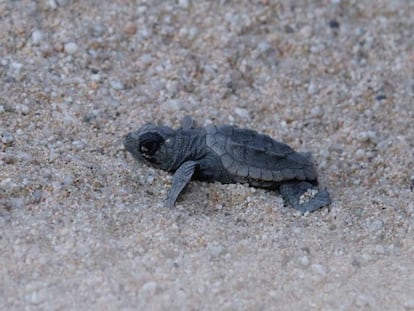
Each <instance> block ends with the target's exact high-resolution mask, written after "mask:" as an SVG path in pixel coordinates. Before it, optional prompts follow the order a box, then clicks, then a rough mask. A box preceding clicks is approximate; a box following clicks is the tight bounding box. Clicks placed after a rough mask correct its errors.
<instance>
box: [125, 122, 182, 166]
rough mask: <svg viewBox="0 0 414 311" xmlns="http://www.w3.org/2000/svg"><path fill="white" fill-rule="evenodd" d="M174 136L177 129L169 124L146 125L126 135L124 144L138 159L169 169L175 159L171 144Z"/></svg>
mask: <svg viewBox="0 0 414 311" xmlns="http://www.w3.org/2000/svg"><path fill="white" fill-rule="evenodd" d="M173 136H175V131H174V130H173V129H171V128H169V127H167V126H155V125H151V124H150V125H145V126H143V127H141V128H140V129H138V130H137V131H135V132H131V133H129V134H128V135H126V136H125V138H124V146H125V149H126V150H127V151H128V152H130V153H131V154H132V155H133V157H134V158H136V159H137V160H139V161H143V162H145V163H147V164H149V165H151V166H154V167H157V168H160V169H164V170H168V169H169V168H170V167H171V165H172V163H170V162H172V161H173V159H174V157H173V156H172V155H171V150H172V149H171V145H170V141H171V140H170V138H172V137H173Z"/></svg>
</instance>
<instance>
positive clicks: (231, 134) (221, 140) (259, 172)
mask: <svg viewBox="0 0 414 311" xmlns="http://www.w3.org/2000/svg"><path fill="white" fill-rule="evenodd" d="M206 133H207V135H206V144H207V146H208V147H209V148H211V149H212V150H213V151H214V152H215V153H216V154H217V155H219V156H220V159H221V161H222V164H223V166H224V168H225V169H226V170H227V171H228V173H229V174H231V175H233V176H237V177H245V178H251V179H260V180H263V181H274V182H281V181H284V180H291V179H297V180H309V181H312V180H316V178H317V174H316V172H315V169H314V166H313V164H312V163H311V161H310V159H309V158H308V157H307V156H306V154H302V153H298V152H295V151H294V150H293V149H292V148H291V147H289V146H288V145H286V144H284V143H281V142H278V141H276V140H273V139H271V138H270V137H269V136H267V135H263V134H259V133H257V132H255V131H252V130H248V129H240V128H237V127H234V126H229V125H220V126H215V125H213V126H209V127H207V128H206Z"/></svg>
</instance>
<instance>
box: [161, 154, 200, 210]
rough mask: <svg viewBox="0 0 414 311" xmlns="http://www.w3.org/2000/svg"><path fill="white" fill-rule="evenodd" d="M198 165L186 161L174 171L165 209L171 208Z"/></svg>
mask: <svg viewBox="0 0 414 311" xmlns="http://www.w3.org/2000/svg"><path fill="white" fill-rule="evenodd" d="M198 165H199V163H198V162H196V161H187V162H184V163H183V164H181V166H180V167H179V168H178V169H177V170H176V171H175V174H174V176H173V179H172V186H171V189H170V191H169V192H168V196H167V207H173V206H174V203H175V201H177V198H178V196H179V195H180V193H181V191H183V189H184V187H185V186H186V185H187V184H188V183H189V181H190V180H191V177H192V176H193V174H194V171H195V169H196V167H197V166H198Z"/></svg>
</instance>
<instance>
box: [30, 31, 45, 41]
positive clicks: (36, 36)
mask: <svg viewBox="0 0 414 311" xmlns="http://www.w3.org/2000/svg"><path fill="white" fill-rule="evenodd" d="M43 39H44V35H43V33H42V32H41V31H40V30H35V31H33V32H32V43H33V45H40V43H42V41H43Z"/></svg>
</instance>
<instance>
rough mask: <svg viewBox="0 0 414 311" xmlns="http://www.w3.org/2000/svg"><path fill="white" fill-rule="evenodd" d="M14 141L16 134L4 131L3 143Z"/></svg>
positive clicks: (2, 135)
mask: <svg viewBox="0 0 414 311" xmlns="http://www.w3.org/2000/svg"><path fill="white" fill-rule="evenodd" d="M13 141H14V136H13V134H12V133H10V132H3V133H2V134H1V142H2V143H3V144H6V145H8V144H11V143H12V142H13Z"/></svg>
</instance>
